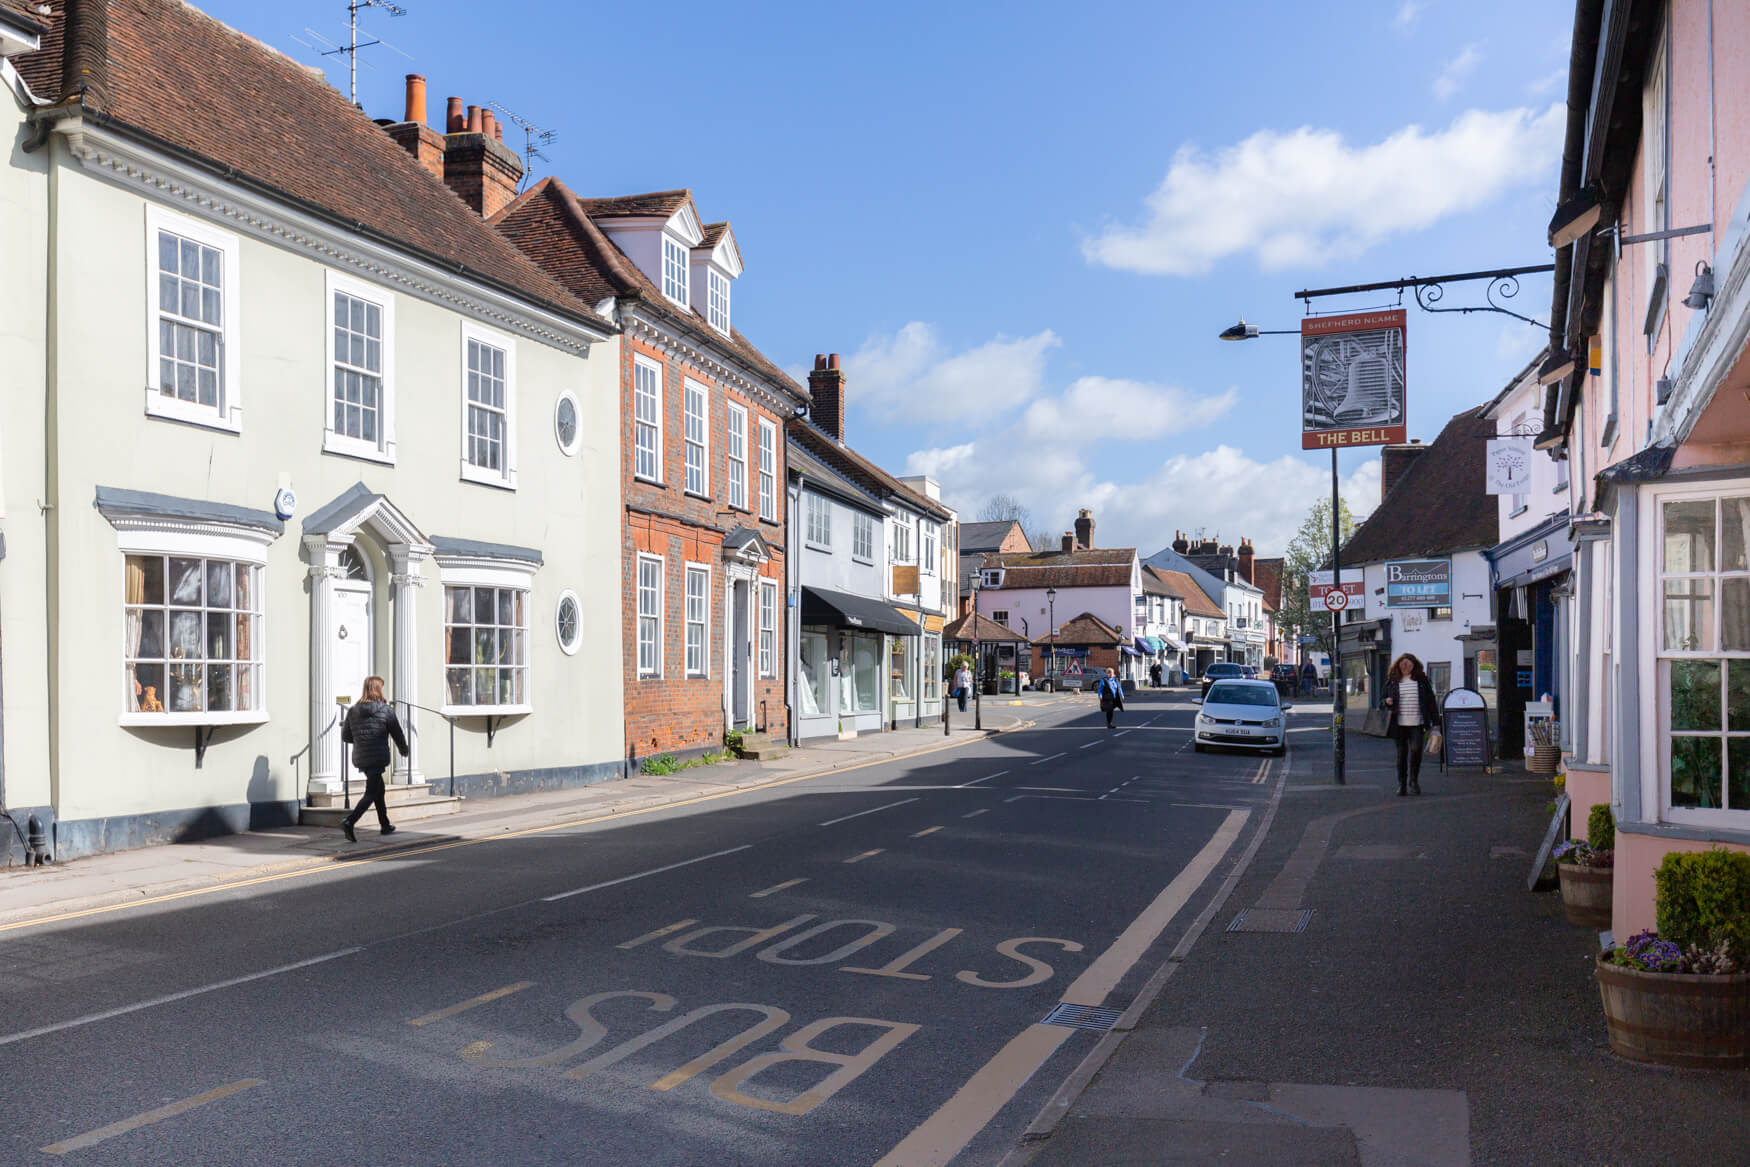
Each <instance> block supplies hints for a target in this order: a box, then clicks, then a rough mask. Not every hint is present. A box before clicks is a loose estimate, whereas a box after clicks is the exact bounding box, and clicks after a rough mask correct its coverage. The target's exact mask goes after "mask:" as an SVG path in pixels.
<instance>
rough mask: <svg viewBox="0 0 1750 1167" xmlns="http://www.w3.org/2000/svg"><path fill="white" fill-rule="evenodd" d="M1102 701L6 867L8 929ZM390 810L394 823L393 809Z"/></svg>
mask: <svg viewBox="0 0 1750 1167" xmlns="http://www.w3.org/2000/svg"><path fill="white" fill-rule="evenodd" d="M1092 700H1093V699H1092V698H1091V697H1087V696H1084V695H1070V694H1057V695H1051V694H1039V693H1022V694H1020V695H1018V696H1017V695H1016V694H1004V695H1002V696H1000V697H990V698H987V699H986V700H985V703H984V705H985V708H984V710H983V711H982V723H983V727H984V728H983V729H982V730H980V729H975V728H974V726H973V723H974V720H975V714H974V711H973V710H972V709H971V708H970V707H968V709H967V712H966V714H965V715H964V716H963V715H961V714H960V713H959V712H958V711H954V712H952V714H951V718H950V726H949V732H948V733H947V734H946V735H944V734H943V732H942V726H941V723H940V722H935V723H932V724H931V725H928V726H924V727H921V728H911V729H899V730H892V731H889V732H886V733H880V734H866V735H863V736H860V737H857V738H854V739H852V740H849V741H837V740H831V741H824V742H820V743H811V744H809V745H807V746H802V747H798V748H795V749H791V750H787V751H785V752H784V753H783V754H782V755H781V756H779V757H776V758H771V759H766V760H762V761H748V760H732V761H727V762H720V763H717V764H715V765H711V766H695V767H693V768H691V769H688V770H682V771H680V772H678V773H675V774H667V775H650V774H634V775H632V776H630V777H628V778H624V779H620V780H617V781H611V782H601V783H596V784H594V785H591V786H582V787H572V788H569V789H565V790H554V791H544V792H541V793H538V794H526V795H512V796H508V797H503V798H492V799H478V800H472V801H468V802H464V804H463V809H462V811H461V812H460V813H457V814H453V815H445V816H442V817H438V818H429V819H418V820H414V821H411V822H408V823H406V824H405V825H402V826H398V827H397V828H396V831H395V833H394V835H393V836H390V837H386V838H385V837H381V836H379V835H378V834H377V830H376V827H375V816H374V815H367V816H366V819H365V821H363V822H361V823H360V824H359V826H358V827H357V831H356V833H357V835H358V842H357V843H348V842H347V841H346V839H345V837H344V836H343V835H342V834H341V833H340V832H339V831H338V830H335V829H333V828H329V827H303V826H288V827H275V828H272V829H268V830H261V831H250V832H247V833H245V834H239V835H222V836H218V837H214V838H209V839H203V840H199V841H195V842H187V843H172V844H166V845H164V846H158V847H142V848H139V849H137V850H133V851H118V852H112V853H109V854H105V855H94V856H91V857H88V858H84V859H79V860H76V861H74V862H71V863H55V864H50V865H48V866H44V867H34V868H26V867H10V868H0V928H4V927H6V926H7V925H17V924H19V923H21V922H25V921H40V920H42V919H44V918H45V917H49V916H58V915H62V914H66V913H76V912H80V911H84V910H87V909H90V908H98V907H104V906H108V905H111V904H116V903H123V902H127V901H130V900H135V899H145V898H156V897H160V896H165V895H174V894H176V893H178V892H183V891H190V890H194V889H198V888H205V887H210V886H211V885H213V884H216V883H230V882H239V883H242V882H246V881H249V880H253V879H259V878H261V877H264V876H269V875H276V874H280V873H283V872H287V871H295V870H298V869H300V868H305V867H314V866H320V865H322V864H328V863H347V862H357V861H359V860H361V859H371V858H376V857H380V856H383V855H387V854H393V853H396V852H401V851H408V850H414V849H417V848H423V847H429V846H431V845H433V844H436V843H444V842H451V841H454V840H457V839H478V838H483V837H488V836H491V835H496V834H501V833H507V832H515V831H521V830H528V829H531V828H538V827H543V826H549V825H552V824H555V823H563V822H571V821H582V822H595V821H600V820H603V819H607V818H611V817H613V816H615V815H621V814H626V813H628V812H632V811H643V810H648V809H650V808H652V807H661V806H668V805H679V804H687V803H695V802H699V801H703V800H706V799H710V798H714V797H721V796H723V795H726V794H730V793H733V792H737V791H744V790H749V789H754V788H759V787H767V786H774V785H778V784H782V783H786V782H793V781H798V780H800V779H803V778H808V777H813V776H816V775H821V774H828V773H831V772H833V771H835V770H843V769H847V768H849V767H853V766H866V765H872V764H875V763H878V762H884V761H891V760H894V759H897V758H905V757H911V756H915V755H920V754H927V753H932V752H934V751H937V750H942V749H951V748H954V747H957V746H961V745H966V744H968V743H970V742H975V741H979V740H982V739H984V738H986V737H989V736H992V735H995V734H1000V733H1005V732H1008V731H1011V730H1014V729H1019V728H1022V727H1025V726H1027V725H1030V724H1031V717H1030V716H1029V714H1030V713H1031V712H1032V711H1035V710H1040V709H1045V708H1050V707H1054V706H1059V705H1065V704H1069V703H1072V702H1076V701H1083V702H1088V703H1091V702H1092ZM434 789H436V788H435V787H434ZM390 815H391V820H392V819H393V815H394V811H393V808H391V811H390Z"/></svg>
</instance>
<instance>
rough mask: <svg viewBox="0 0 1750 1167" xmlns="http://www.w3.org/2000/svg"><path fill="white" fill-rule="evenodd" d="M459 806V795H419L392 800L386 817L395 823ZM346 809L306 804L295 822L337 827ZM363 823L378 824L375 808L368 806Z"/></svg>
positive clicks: (413, 819)
mask: <svg viewBox="0 0 1750 1167" xmlns="http://www.w3.org/2000/svg"><path fill="white" fill-rule="evenodd" d="M461 809H462V800H461V799H460V798H421V799H418V800H416V801H414V802H401V803H391V804H390V806H389V821H390V822H392V823H394V824H395V825H396V826H400V825H401V824H402V823H405V822H413V821H415V820H417V819H429V818H435V817H437V816H439V815H446V814H455V813H456V812H457V811H459V810H461ZM348 813H349V812H348V811H347V809H346V808H345V807H343V806H306V807H301V808H300V809H299V810H298V825H299V826H301V827H338V826H340V823H341V820H342V819H344V818H346V816H347V814H348ZM359 825H360V826H362V827H370V828H374V827H375V826H376V825H377V812H376V811H375V810H368V811H366V812H365V817H364V818H363V819H362V820H360V823H359Z"/></svg>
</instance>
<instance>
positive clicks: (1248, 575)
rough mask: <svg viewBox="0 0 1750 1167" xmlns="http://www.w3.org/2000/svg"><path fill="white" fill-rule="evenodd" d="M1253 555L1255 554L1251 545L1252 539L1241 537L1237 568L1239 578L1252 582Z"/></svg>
mask: <svg viewBox="0 0 1750 1167" xmlns="http://www.w3.org/2000/svg"><path fill="white" fill-rule="evenodd" d="M1254 555H1256V551H1255V550H1254V548H1253V547H1252V541H1251V540H1250V539H1244V538H1242V539H1241V540H1240V555H1239V559H1240V569H1239V570H1240V578H1241V579H1243V580H1245V581H1246V582H1247V583H1251V582H1252V559H1253V556H1254Z"/></svg>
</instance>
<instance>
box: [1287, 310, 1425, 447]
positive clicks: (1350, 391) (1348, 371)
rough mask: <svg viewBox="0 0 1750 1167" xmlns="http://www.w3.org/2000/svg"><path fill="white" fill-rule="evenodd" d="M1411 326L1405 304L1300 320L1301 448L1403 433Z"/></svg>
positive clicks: (1370, 441) (1381, 441) (1372, 442)
mask: <svg viewBox="0 0 1750 1167" xmlns="http://www.w3.org/2000/svg"><path fill="white" fill-rule="evenodd" d="M1405 331H1406V324H1405V316H1404V311H1403V309H1401V308H1397V309H1392V310H1390V311H1385V312H1355V313H1350V314H1348V315H1344V316H1312V317H1308V318H1307V319H1305V320H1302V321H1301V322H1300V407H1301V436H1300V444H1301V448H1302V449H1305V450H1328V449H1331V448H1333V447H1341V446H1385V445H1390V444H1392V443H1394V442H1401V441H1403V440H1404V438H1405V435H1406V434H1407V433H1408V421H1407V414H1406V404H1405V399H1406V389H1405V385H1406V381H1405V368H1406V366H1405V362H1404V339H1405Z"/></svg>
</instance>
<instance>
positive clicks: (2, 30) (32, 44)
mask: <svg viewBox="0 0 1750 1167" xmlns="http://www.w3.org/2000/svg"><path fill="white" fill-rule="evenodd" d="M42 47H43V46H42V41H41V39H40V38H39V37H38V36H37V34H36V31H35V29H34V27H26V25H25V24H24V22H23V21H22V20H19V19H15V18H14V17H13V16H12V14H11V13H9V12H7V11H6V10H5V9H4V8H0V58H3V57H16V56H18V55H19V54H20V53H34V52H36V51H37V50H38V49H40V48H42Z"/></svg>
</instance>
